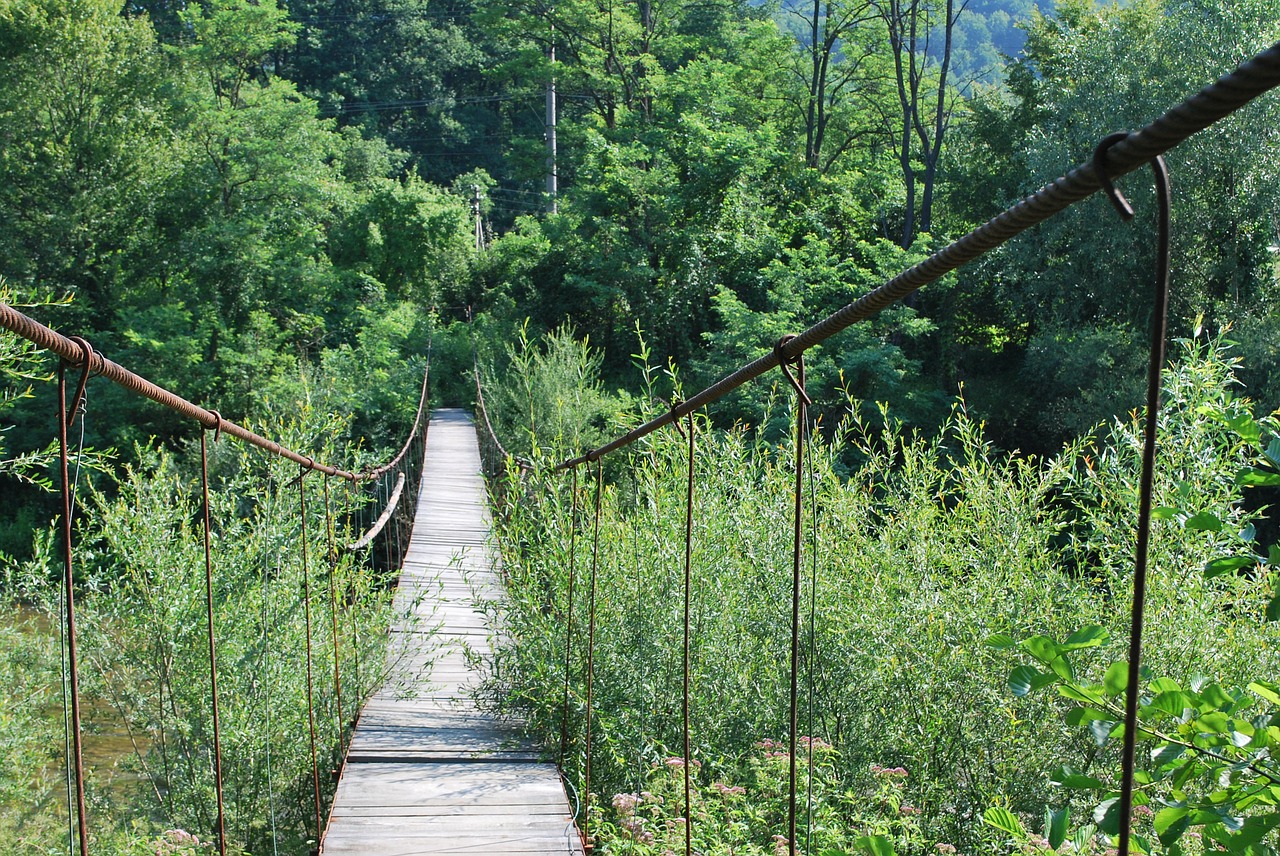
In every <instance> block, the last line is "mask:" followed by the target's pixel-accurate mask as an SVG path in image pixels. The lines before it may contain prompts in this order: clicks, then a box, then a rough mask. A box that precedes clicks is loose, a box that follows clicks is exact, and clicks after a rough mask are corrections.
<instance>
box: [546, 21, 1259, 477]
mask: <svg viewBox="0 0 1280 856" xmlns="http://www.w3.org/2000/svg"><path fill="white" fill-rule="evenodd" d="M1276 86H1280V44H1275V45H1272V46H1271V47H1270V48H1268V49H1267V50H1265V51H1263V52H1262V53H1260V54H1258V55H1257V56H1255V57H1254V58H1253V59H1251V60H1249V61H1248V62H1246V63H1244V64H1243V65H1241V66H1240V67H1239V68H1237V69H1236V70H1235V71H1233V72H1231V73H1230V74H1226V75H1223V76H1222V77H1221V78H1219V79H1218V80H1217V81H1215V82H1214V83H1212V84H1210V85H1209V86H1206V87H1205V88H1204V89H1202V90H1200V91H1199V92H1198V93H1196V94H1195V95H1193V96H1192V97H1190V98H1188V99H1187V100H1185V101H1183V102H1182V103H1181V104H1179V105H1177V106H1176V107H1173V108H1171V109H1170V110H1168V111H1167V112H1166V113H1164V114H1163V115H1161V116H1160V117H1159V118H1158V119H1156V120H1155V121H1154V122H1152V123H1151V124H1149V125H1147V126H1146V127H1144V128H1142V129H1141V130H1139V131H1135V132H1133V133H1131V134H1128V135H1127V136H1126V137H1125V138H1124V139H1122V140H1120V141H1119V142H1118V143H1116V144H1115V145H1113V146H1112V147H1110V148H1109V149H1108V150H1107V152H1106V155H1105V158H1104V162H1105V163H1104V165H1105V167H1106V169H1107V171H1108V173H1109V174H1110V175H1111V176H1112V177H1113V178H1114V177H1119V176H1121V175H1126V174H1128V173H1130V172H1133V171H1134V170H1136V169H1138V168H1139V167H1140V166H1142V165H1143V164H1145V163H1147V162H1148V161H1150V160H1151V159H1152V158H1154V157H1156V156H1157V155H1161V154H1163V153H1165V152H1167V151H1169V150H1170V149H1172V148H1173V147H1174V146H1176V145H1178V144H1179V143H1181V142H1182V141H1184V140H1186V139H1187V138H1188V137H1190V136H1191V135H1193V134H1195V133H1198V132H1199V131H1202V130H1204V129H1205V128H1207V127H1209V126H1210V125H1212V124H1213V123H1214V122H1217V121H1218V120H1219V119H1222V118H1224V117H1226V116H1228V115H1230V114H1231V113H1233V112H1235V111H1236V110H1238V109H1240V108H1241V107H1243V106H1244V105H1245V104H1247V103H1249V102H1250V101H1252V100H1253V99H1255V98H1257V97H1258V96H1259V95H1262V94H1263V93H1265V92H1267V91H1269V90H1271V89H1274V88H1275V87H1276ZM1101 186H1102V185H1101V182H1100V180H1099V177H1098V172H1097V170H1096V168H1095V165H1094V163H1093V162H1092V161H1090V162H1087V163H1083V164H1081V165H1079V166H1077V167H1076V168H1074V169H1072V170H1071V171H1070V172H1068V173H1067V174H1066V175H1064V176H1062V177H1061V178H1059V179H1057V180H1056V181H1053V182H1052V183H1050V184H1047V185H1045V186H1044V187H1042V188H1040V189H1039V190H1037V191H1036V192H1035V193H1033V194H1031V195H1030V196H1028V197H1027V198H1026V199H1023V200H1022V201H1021V202H1019V203H1017V204H1016V205H1014V206H1012V207H1011V208H1008V209H1006V210H1005V211H1004V212H1003V213H1001V214H999V215H998V216H996V217H994V218H992V219H991V220H988V221H987V222H986V223H984V224H982V225H981V226H979V227H977V228H976V229H974V230H973V231H971V232H969V233H968V234H967V235H965V236H963V237H962V238H959V239H958V240H956V241H954V242H952V243H951V244H948V245H947V246H946V247H944V248H942V249H941V250H939V251H938V252H936V253H934V254H933V255H931V256H929V258H927V259H925V260H924V261H922V262H920V263H919V264H917V265H915V266H913V267H911V268H909V269H907V270H905V271H903V272H902V273H900V274H898V275H897V276H896V277H894V278H893V279H891V280H889V281H888V282H886V283H885V284H884V285H881V286H880V287H878V288H876V289H874V290H873V291H871V292H869V293H867V294H865V295H863V296H862V297H860V298H858V299H857V300H855V301H853V302H852V303H849V304H848V305H846V306H844V307H842V308H841V309H839V310H837V311H836V312H833V313H832V314H830V315H828V316H827V317H825V318H823V319H822V320H820V321H818V322H817V323H816V324H814V325H813V326H811V327H809V328H808V329H807V330H805V331H804V332H802V333H800V334H799V335H798V336H796V337H795V338H793V339H791V340H790V341H789V342H788V343H787V345H786V347H785V348H783V350H782V352H781V353H778V352H777V351H774V352H771V353H768V354H766V355H765V356H762V357H760V358H759V359H757V360H754V361H753V362H751V363H748V364H747V365H745V366H742V367H741V368H739V369H738V370H737V371H735V372H733V373H732V374H729V375H726V376H725V377H723V378H721V379H720V380H719V381H717V382H715V383H714V384H712V385H711V386H709V387H707V388H706V389H704V390H702V391H701V392H699V393H698V394H697V395H695V396H693V397H692V398H689V399H688V400H686V401H685V402H684V403H683V404H681V405H680V406H679V407H676V408H673V409H672V410H670V411H669V412H666V413H663V414H662V415H661V416H658V417H656V418H654V419H652V420H650V421H649V422H646V423H645V424H643V425H641V426H639V427H637V428H635V429H633V430H632V431H629V432H628V433H626V434H624V435H622V436H620V437H617V438H615V439H614V440H612V441H610V442H608V443H606V444H605V445H603V446H600V447H598V448H596V449H592V450H591V451H589V452H586V453H584V454H582V455H580V456H578V457H576V458H572V459H570V460H567V461H564V462H563V463H561V464H559V466H558V469H564V468H566V467H576V466H579V465H581V464H583V463H586V462H588V461H594V460H596V459H597V458H599V457H601V456H602V455H607V454H608V453H610V452H613V451H616V450H617V449H620V448H622V447H623V446H626V445H629V444H630V443H633V442H635V441H636V440H638V439H640V438H641V437H644V436H647V435H648V434H651V433H653V432H654V431H656V430H658V429H659V428H661V427H663V426H664V425H668V424H670V423H671V422H673V421H674V420H676V419H680V418H681V417H683V416H686V415H688V414H689V413H692V412H693V411H695V410H697V409H698V408H700V407H705V406H706V405H708V404H710V403H711V402H713V401H716V400H717V399H719V398H722V397H723V396H725V395H726V394H728V393H729V392H731V391H733V390H735V389H737V388H738V387H740V386H742V385H743V384H745V383H747V382H748V381H751V380H754V379H755V378H757V377H759V376H760V375H762V374H764V373H765V372H767V371H769V370H770V369H772V368H775V367H776V366H778V365H779V362H780V360H782V359H786V360H791V359H794V358H795V357H796V356H798V355H800V354H802V353H804V352H805V351H807V350H808V349H810V348H812V347H813V346H814V345H817V344H819V343H820V342H824V341H826V340H827V339H829V338H831V337H832V336H834V335H835V334H836V333H839V332H840V331H841V330H844V329H845V328H847V327H849V326H850V325H852V324H854V323H856V322H858V321H863V320H865V319H867V318H870V317H871V316H873V315H875V314H876V313H878V312H880V311H881V310H882V309H884V308H886V307H888V306H891V305H892V304H894V303H896V302H898V301H899V300H901V299H902V298H904V297H906V296H907V295H909V294H911V293H912V292H915V291H917V290H918V289H920V288H922V287H923V286H925V285H928V284H929V283H931V282H934V281H935V280H937V279H939V278H941V277H942V276H944V275H946V274H948V273H950V272H951V271H953V270H955V269H956V268H958V267H960V266H961V265H964V264H967V263H969V262H971V261H973V260H974V259H976V258H978V257H979V256H982V255H983V254H985V253H987V252H989V251H991V250H993V249H995V248H996V247H998V246H1000V245H1001V244H1003V243H1005V242H1006V241H1008V240H1009V239H1010V238H1013V237H1014V236H1016V235H1018V234H1020V233H1022V232H1024V231H1026V230H1027V229H1030V228H1031V227H1032V226H1035V225H1038V224H1039V223H1042V222H1044V221H1045V220H1047V219H1049V218H1050V217H1052V216H1053V215H1055V214H1057V213H1058V212H1060V211H1062V210H1064V209H1066V208H1068V207H1069V206H1071V205H1074V204H1075V203H1077V202H1079V201H1080V200H1082V199H1085V198H1087V197H1089V196H1091V195H1092V194H1093V193H1095V192H1096V191H1098V190H1099V189H1100V188H1101Z"/></svg>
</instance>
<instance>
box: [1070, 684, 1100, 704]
mask: <svg viewBox="0 0 1280 856" xmlns="http://www.w3.org/2000/svg"><path fill="white" fill-rule="evenodd" d="M1058 694H1059V695H1061V696H1062V697H1063V698H1069V699H1071V700H1072V701H1078V702H1082V703H1084V704H1102V703H1104V702H1105V701H1106V698H1105V697H1104V696H1103V695H1102V693H1101V692H1100V691H1099V690H1098V689H1097V688H1096V687H1081V686H1076V685H1074V684H1061V685H1060V686H1059V687H1058Z"/></svg>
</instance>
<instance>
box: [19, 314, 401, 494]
mask: <svg viewBox="0 0 1280 856" xmlns="http://www.w3.org/2000/svg"><path fill="white" fill-rule="evenodd" d="M0 327H3V328H4V329H6V330H9V331H10V332H12V333H16V334H17V335H19V336H21V337H22V338H24V339H26V340H28V341H30V342H34V343H35V344H36V345H38V346H39V347H41V348H43V349H45V350H47V351H52V352H53V353H55V354H57V355H58V356H60V357H61V358H62V359H63V360H65V361H66V362H67V363H68V364H70V365H72V366H75V367H77V368H81V367H85V368H88V369H89V371H90V375H91V376H93V377H97V376H102V377H105V378H106V379H107V380H109V381H111V382H112V383H115V384H117V385H118V386H122V387H124V388H125V389H127V390H129V391H131V392H135V393H137V394H138V395H141V396H143V397H144V398H149V399H151V400H152V401H154V402H156V403H157V404H160V405H162V406H164V407H167V408H169V409H170V410H172V411H174V412H176V413H179V414H181V415H182V416H186V417H187V418H188V419H194V420H196V421H197V422H199V423H200V424H201V425H203V426H204V427H205V428H207V429H210V430H212V429H215V428H217V427H219V426H221V429H222V430H223V431H224V432H226V433H227V434H230V435H231V436H233V437H235V438H236V439H238V440H243V441H244V442H246V443H249V444H251V445H254V446H257V447H258V448H260V449H265V450H266V451H268V452H270V453H272V454H273V455H278V456H280V457H282V458H287V459H288V460H290V461H293V462H294V463H296V464H301V465H303V466H305V467H307V468H309V469H313V470H317V471H319V472H322V473H325V474H327V475H331V476H337V477H339V478H344V479H348V480H351V481H368V480H370V479H373V478H376V477H377V475H376V473H378V470H374V471H371V472H368V473H352V472H348V471H347V470H342V469H339V468H337V467H333V466H330V465H328V464H322V463H317V462H316V461H315V460H314V459H313V458H310V457H307V456H306V455H303V454H300V453H298V452H295V451H293V450H292V449H288V448H285V447H284V446H282V445H280V444H279V443H277V442H275V441H274V440H268V439H267V438H266V437H263V436H261V435H259V434H256V433H255V432H253V431H250V430H249V429H248V428H245V427H243V426H242V425H238V424H236V423H235V422H232V421H230V420H227V419H220V418H219V417H218V416H217V415H216V411H213V410H209V409H206V408H204V407H201V406H200V405H198V404H193V403H192V402H190V401H188V400H187V399H185V398H183V397H181V396H180V395H177V394H175V393H173V392H170V391H169V390H167V389H165V388H164V387H162V386H158V385H156V384H154V383H152V382H151V381H149V380H147V379H146V378H144V377H142V376H141V375H138V374H135V373H133V372H132V371H130V370H129V369H127V368H125V367H124V366H122V365H120V364H119V363H115V362H112V361H111V360H109V359H107V358H106V357H104V356H103V355H102V354H100V353H98V352H97V351H94V350H93V349H92V348H91V347H89V344H88V342H85V341H84V339H82V338H80V337H79V336H64V335H62V334H61V333H58V332H56V331H55V330H52V329H50V328H49V327H46V326H45V325H43V324H41V323H40V322H39V321H36V320H35V319H33V318H30V317H28V316H26V315H24V314H23V313H21V312H19V311H18V310H17V309H15V308H14V307H12V306H10V305H9V304H7V303H0ZM425 385H426V384H425V379H424V387H425ZM63 418H64V419H65V418H66V417H65V416H64V417H63ZM420 419H421V413H420V414H419V421H420ZM415 424H416V423H415ZM401 454H403V450H401ZM384 467H385V469H390V466H389V465H384ZM379 470H383V468H379Z"/></svg>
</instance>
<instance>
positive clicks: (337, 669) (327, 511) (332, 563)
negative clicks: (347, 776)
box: [324, 476, 346, 752]
mask: <svg viewBox="0 0 1280 856" xmlns="http://www.w3.org/2000/svg"><path fill="white" fill-rule="evenodd" d="M324 528H325V546H326V548H327V549H328V551H329V623H330V624H331V625H332V627H331V634H332V639H333V696H334V704H335V708H334V709H335V710H336V712H337V714H336V718H337V722H338V751H340V752H345V751H346V729H344V728H343V727H342V716H343V714H342V658H341V655H340V651H339V649H338V587H337V584H336V581H335V580H334V577H336V576H337V575H338V546H337V543H336V542H335V540H334V535H333V505H332V503H331V502H330V501H329V477H328V476H325V477H324Z"/></svg>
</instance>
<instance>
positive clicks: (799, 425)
mask: <svg viewBox="0 0 1280 856" xmlns="http://www.w3.org/2000/svg"><path fill="white" fill-rule="evenodd" d="M789 339H790V337H789V336H784V337H783V338H782V339H780V340H779V341H778V344H777V345H776V346H775V349H774V350H775V351H777V352H778V353H779V354H781V352H782V350H783V348H785V347H786V344H787V342H788V341H789ZM788 362H792V363H794V364H795V367H796V371H795V374H792V373H791V370H790V368H789V367H788V365H787V363H788ZM778 366H779V367H780V368H781V369H782V373H783V374H784V375H785V376H786V378H787V380H788V381H789V382H790V383H791V386H792V387H793V388H794V389H795V393H796V405H795V407H796V412H795V413H796V448H795V485H794V491H795V497H794V510H795V514H794V519H793V521H792V523H793V526H792V542H791V543H792V546H791V693H790V722H789V728H788V732H789V733H788V737H787V755H788V758H787V847H788V852H789V853H790V854H791V856H796V854H797V853H798V852H799V851H798V850H797V848H796V789H797V784H798V781H799V770H798V766H797V764H798V760H797V757H796V749H797V739H796V737H797V732H798V731H799V728H800V594H801V592H800V560H801V558H802V555H801V554H802V549H801V546H802V541H801V536H802V535H803V524H804V450H805V443H804V440H805V429H806V427H807V425H808V421H809V405H810V404H812V403H813V402H812V400H811V399H810V398H809V394H808V393H807V392H806V391H805V372H804V356H803V354H801V355H800V356H797V357H794V358H792V359H790V360H788V359H787V358H785V357H780V362H779V363H778ZM809 743H810V745H812V743H813V735H810V736H809Z"/></svg>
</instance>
